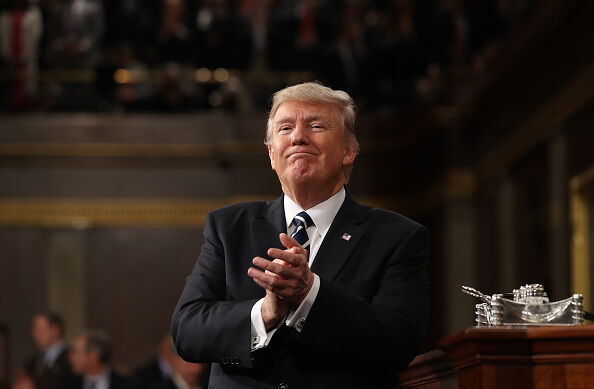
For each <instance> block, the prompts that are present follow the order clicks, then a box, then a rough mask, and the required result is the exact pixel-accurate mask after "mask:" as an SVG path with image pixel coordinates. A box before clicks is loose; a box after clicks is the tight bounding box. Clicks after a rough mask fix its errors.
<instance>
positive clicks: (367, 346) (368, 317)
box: [297, 224, 429, 367]
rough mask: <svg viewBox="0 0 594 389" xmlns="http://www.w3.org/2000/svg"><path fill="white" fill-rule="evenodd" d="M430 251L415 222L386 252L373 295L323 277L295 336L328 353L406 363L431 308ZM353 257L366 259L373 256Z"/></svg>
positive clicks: (417, 344) (420, 337) (423, 232)
mask: <svg viewBox="0 0 594 389" xmlns="http://www.w3.org/2000/svg"><path fill="white" fill-rule="evenodd" d="M428 254H429V233H428V231H427V229H426V228H425V227H423V226H420V225H418V224H415V228H413V229H412V230H411V231H410V233H409V234H408V235H407V236H406V237H405V238H404V239H403V240H402V241H401V243H399V244H398V245H396V246H394V247H393V249H392V252H390V253H388V254H387V260H386V261H385V262H384V264H383V265H382V268H381V272H382V275H381V276H380V277H379V282H378V286H377V289H376V290H375V291H374V293H373V296H372V297H371V298H369V299H365V298H363V297H360V296H358V295H356V294H354V293H352V292H351V291H349V290H348V288H346V287H343V286H341V285H340V284H337V283H333V282H332V283H331V282H329V281H327V280H324V279H322V281H321V285H320V290H319V292H318V296H317V298H316V301H315V303H314V305H313V307H312V309H311V311H310V313H309V316H308V319H307V321H306V324H305V326H304V327H303V330H302V331H301V334H300V335H299V337H298V338H297V339H298V341H300V342H303V343H304V344H306V345H307V346H309V347H312V348H315V349H317V350H318V351H320V352H323V353H328V354H330V355H331V356H336V357H340V358H361V359H363V360H366V361H377V362H383V363H388V364H390V365H392V366H394V365H393V364H395V365H396V366H397V367H405V366H406V365H407V364H408V363H409V362H410V360H412V358H413V357H414V356H415V355H416V353H417V351H418V349H419V347H420V346H421V343H422V340H423V337H424V332H425V326H426V320H427V316H428V310H429V303H428V297H427V280H426V278H427V277H426V271H425V266H426V262H427V257H428ZM356 260H357V261H361V262H362V263H365V262H369V261H373V260H377V258H364V257H359V258H356ZM363 266H365V265H364V264H363Z"/></svg>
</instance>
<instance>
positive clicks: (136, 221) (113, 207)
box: [0, 197, 253, 229]
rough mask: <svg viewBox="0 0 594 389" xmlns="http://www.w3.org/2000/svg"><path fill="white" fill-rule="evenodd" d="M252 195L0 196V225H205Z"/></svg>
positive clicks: (88, 226)
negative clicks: (208, 218) (216, 213)
mask: <svg viewBox="0 0 594 389" xmlns="http://www.w3.org/2000/svg"><path fill="white" fill-rule="evenodd" d="M249 200H253V199H251V198H247V197H246V198H223V199H179V198H176V199H130V198H127V199H121V198H120V199H105V198H102V199H81V198H76V199H69V198H58V199H48V198H34V199H24V198H18V199H14V198H11V199H2V200H0V225H2V226H12V227H49V228H60V227H62V228H76V229H85V228H91V227H132V226H134V227H160V226H174V227H190V228H201V227H203V226H204V219H205V218H206V214H207V213H208V212H209V211H211V210H213V209H216V208H220V207H223V206H225V205H228V204H232V203H236V202H240V201H249Z"/></svg>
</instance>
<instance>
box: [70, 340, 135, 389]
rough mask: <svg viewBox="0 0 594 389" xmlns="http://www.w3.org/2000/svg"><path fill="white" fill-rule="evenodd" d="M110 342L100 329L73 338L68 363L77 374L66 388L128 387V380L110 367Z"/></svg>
mask: <svg viewBox="0 0 594 389" xmlns="http://www.w3.org/2000/svg"><path fill="white" fill-rule="evenodd" d="M110 358H111V344H110V341H109V336H108V335H107V333H105V331H102V330H88V331H86V332H84V333H82V334H80V335H78V336H76V337H75V338H74V340H73V341H72V344H71V346H70V364H71V366H72V370H73V371H74V372H75V373H76V374H79V375H80V376H79V377H76V378H75V379H73V380H72V381H71V382H70V384H69V385H68V386H67V389H120V388H121V389H128V388H130V385H131V383H130V380H129V379H128V378H126V377H123V376H121V375H119V374H118V373H116V372H115V371H113V370H112V369H111V367H110V364H109V363H110Z"/></svg>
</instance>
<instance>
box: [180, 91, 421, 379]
mask: <svg viewBox="0 0 594 389" xmlns="http://www.w3.org/2000/svg"><path fill="white" fill-rule="evenodd" d="M265 143H266V145H267V147H268V154H269V156H270V162H271V166H272V169H273V170H274V171H275V172H276V174H277V176H278V178H279V181H280V183H281V187H282V191H283V195H282V196H281V197H280V198H279V199H277V200H275V201H272V202H252V203H243V204H236V205H232V206H229V207H225V208H222V209H219V210H216V211H213V212H211V213H209V214H208V216H207V218H206V222H205V227H204V239H205V242H204V245H203V246H202V251H201V253H200V257H199V258H198V260H197V262H196V265H195V266H194V270H193V271H192V273H191V274H190V275H189V276H188V278H187V280H186V286H185V288H184V291H183V293H182V296H181V298H180V300H179V302H178V304H177V307H176V308H175V312H174V315H173V322H172V326H171V333H172V336H173V339H174V341H175V345H176V348H177V351H178V353H179V354H180V355H181V356H182V357H183V358H184V359H186V360H187V361H190V362H214V363H213V365H212V371H211V375H210V383H209V387H212V388H252V387H258V388H281V389H288V388H334V387H336V388H338V387H340V388H363V387H365V388H366V387H373V388H375V387H394V386H395V385H396V371H397V370H398V369H401V368H403V367H405V366H406V365H407V364H408V362H409V361H410V360H411V359H412V357H413V356H414V355H415V353H416V352H417V350H418V348H419V346H420V344H421V342H422V338H423V334H424V328H425V324H426V320H427V312H428V302H427V281H426V273H425V265H426V260H427V256H428V253H429V237H428V231H427V230H426V228H424V227H423V226H421V225H420V224H418V223H416V222H414V221H412V220H410V219H407V218H405V217H404V216H402V215H399V214H396V213H393V212H389V211H384V210H380V209H375V208H371V207H367V206H363V205H360V204H359V203H357V202H356V201H355V200H354V198H353V197H352V196H351V194H350V193H349V192H348V190H347V189H346V188H345V185H346V183H347V182H348V179H349V175H350V172H351V170H352V166H353V162H354V160H355V157H356V155H357V153H358V150H359V144H358V141H357V138H356V136H355V107H354V104H353V101H352V99H351V98H350V97H349V96H348V94H346V93H345V92H342V91H336V90H332V89H330V88H327V87H325V86H322V85H320V84H318V83H305V84H299V85H295V86H292V87H288V88H286V89H283V90H281V91H279V92H277V93H276V94H275V95H274V98H273V104H272V108H271V111H270V115H269V120H268V125H267V132H266V141H265Z"/></svg>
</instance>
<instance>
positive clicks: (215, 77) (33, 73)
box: [0, 0, 541, 112]
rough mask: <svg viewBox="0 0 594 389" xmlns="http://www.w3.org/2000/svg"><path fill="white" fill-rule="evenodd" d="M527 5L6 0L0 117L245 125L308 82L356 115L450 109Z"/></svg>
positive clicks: (1, 5)
mask: <svg viewBox="0 0 594 389" xmlns="http://www.w3.org/2000/svg"><path fill="white" fill-rule="evenodd" d="M534 3H541V2H537V1H533V0H481V1H464V0H237V1H231V0H144V1H139V0H117V1H113V0H103V1H99V0H2V1H0V12H1V17H0V31H1V32H2V33H1V39H0V50H1V59H0V67H1V69H2V71H1V73H0V74H1V78H0V88H1V89H0V97H1V99H2V100H1V101H2V104H1V106H2V107H3V109H4V110H32V109H33V110H43V111H62V110H66V111H68V110H70V111H72V110H88V111H99V112H110V111H122V110H124V111H130V110H151V111H154V110H159V111H196V110H207V109H212V108H223V109H227V110H231V111H247V110H254V109H261V108H266V104H267V102H268V100H267V99H268V96H270V92H271V91H274V90H277V89H278V88H279V87H282V86H283V85H285V84H287V83H291V82H295V81H303V80H310V79H318V80H322V81H323V82H324V83H325V84H327V85H329V86H331V87H333V88H340V89H344V90H347V91H348V92H349V93H350V94H352V95H353V96H355V97H356V100H357V103H358V104H359V106H360V107H361V108H362V109H370V110H374V109H378V108H379V109H381V108H385V107H392V108H393V107H394V106H408V105H410V104H427V103H434V102H436V101H439V100H440V99H441V100H443V99H445V100H448V99H449V100H451V99H453V98H457V97H458V96H452V95H451V93H454V94H458V95H459V94H463V93H464V85H465V84H469V83H471V82H472V81H473V80H474V79H476V77H477V75H480V74H481V73H482V72H484V71H485V69H487V68H488V65H489V62H490V61H491V60H492V58H494V56H495V55H496V52H497V47H498V42H499V41H500V38H502V37H506V36H508V34H513V32H514V29H515V27H517V26H518V25H519V24H521V23H522V21H523V19H524V18H525V17H526V15H527V14H528V13H529V12H530V10H531V8H533V7H534ZM452 82H455V84H456V88H453V89H452V88H447V91H448V92H447V93H446V92H444V89H445V88H444V83H445V84H451V83H452ZM452 90H453V92H452Z"/></svg>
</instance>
